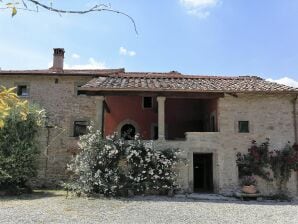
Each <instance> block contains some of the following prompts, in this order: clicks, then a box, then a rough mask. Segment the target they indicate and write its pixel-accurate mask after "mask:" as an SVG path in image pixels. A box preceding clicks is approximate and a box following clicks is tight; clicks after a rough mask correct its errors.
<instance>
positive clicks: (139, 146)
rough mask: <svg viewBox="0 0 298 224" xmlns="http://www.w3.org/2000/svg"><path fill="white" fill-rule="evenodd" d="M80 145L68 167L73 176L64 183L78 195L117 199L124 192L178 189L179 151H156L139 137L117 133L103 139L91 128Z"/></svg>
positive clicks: (81, 138) (150, 143) (149, 143)
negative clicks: (124, 138) (129, 137)
mask: <svg viewBox="0 0 298 224" xmlns="http://www.w3.org/2000/svg"><path fill="white" fill-rule="evenodd" d="M79 146H80V149H81V152H80V153H79V154H78V155H77V156H76V157H75V158H74V159H73V160H72V162H71V163H70V164H69V166H68V169H69V171H71V173H72V175H71V179H70V182H69V183H67V184H66V187H67V188H68V189H69V190H71V191H73V192H75V193H77V194H81V193H84V194H87V195H90V194H94V193H96V194H103V195H105V196H116V195H120V194H123V192H125V191H127V190H132V191H134V192H135V193H148V192H150V191H151V190H152V189H154V190H158V191H159V192H165V191H167V190H169V189H174V188H176V187H177V185H176V182H175V181H176V177H177V174H176V172H175V170H174V166H175V165H176V163H177V162H178V157H177V154H178V150H173V149H166V150H162V151H157V150H155V149H154V147H153V144H152V142H145V141H142V140H141V139H140V138H139V137H138V135H136V138H135V139H133V140H130V141H124V140H123V139H121V138H120V137H119V136H118V135H117V134H114V135H112V136H107V137H105V138H103V137H102V135H101V133H100V132H99V131H95V130H93V128H92V127H90V128H89V134H87V135H84V136H81V137H80V142H79Z"/></svg>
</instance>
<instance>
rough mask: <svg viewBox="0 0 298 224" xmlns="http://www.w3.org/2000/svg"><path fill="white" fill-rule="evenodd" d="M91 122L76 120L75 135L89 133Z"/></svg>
mask: <svg viewBox="0 0 298 224" xmlns="http://www.w3.org/2000/svg"><path fill="white" fill-rule="evenodd" d="M88 125H89V123H88V122H87V121H75V122H74V134H73V136H74V137H78V136H80V135H85V134H87V127H88Z"/></svg>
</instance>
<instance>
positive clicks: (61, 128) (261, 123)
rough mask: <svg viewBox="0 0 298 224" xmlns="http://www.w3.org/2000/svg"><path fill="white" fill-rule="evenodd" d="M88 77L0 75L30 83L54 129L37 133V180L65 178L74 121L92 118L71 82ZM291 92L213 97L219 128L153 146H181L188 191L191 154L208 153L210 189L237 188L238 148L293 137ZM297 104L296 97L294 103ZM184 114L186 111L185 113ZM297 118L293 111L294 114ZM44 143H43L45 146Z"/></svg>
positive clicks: (2, 79) (293, 186)
mask: <svg viewBox="0 0 298 224" xmlns="http://www.w3.org/2000/svg"><path fill="white" fill-rule="evenodd" d="M90 79H91V77H79V76H12V75H9V76H3V75H2V76H0V85H4V86H7V87H12V86H15V85H17V84H28V85H30V96H29V97H28V98H25V99H28V100H29V101H31V102H34V103H38V104H39V105H41V106H42V107H43V108H45V109H46V111H47V112H48V114H49V120H50V123H51V124H53V125H54V126H56V128H48V129H46V128H45V129H44V130H43V131H42V133H41V135H40V144H41V149H42V155H41V158H40V170H39V181H38V184H39V185H43V184H44V185H47V186H53V185H55V184H57V183H58V181H59V180H63V179H64V178H65V177H66V172H65V169H66V164H67V162H68V161H69V160H70V158H71V156H72V152H73V151H75V150H76V148H77V145H76V143H77V138H75V137H73V122H74V121H75V120H94V119H95V116H96V102H95V98H94V97H88V96H77V95H76V86H77V85H78V84H83V83H86V82H87V81H88V80H90ZM293 99H294V96H293V95H285V94H283V95H281V94H280V95H277V94H275V95H261V94H258V95H256V94H238V97H234V96H231V95H225V96H224V97H222V98H220V99H219V100H218V128H219V132H212V133H199V132H192V133H186V140H185V141H165V140H159V141H155V143H156V145H157V146H158V147H174V148H180V149H181V150H183V152H182V155H181V156H182V158H184V159H185V160H184V163H182V164H181V165H180V166H179V167H178V169H179V170H180V175H179V182H180V183H181V186H182V188H183V189H184V190H185V191H190V192H191V191H192V190H193V167H192V166H193V164H192V163H193V161H192V159H193V153H213V176H214V177H213V182H214V190H215V192H218V193H223V194H231V193H232V192H233V191H234V190H237V189H238V188H239V183H238V169H237V166H236V161H235V160H236V154H237V152H242V153H245V152H247V149H248V147H249V146H250V145H251V141H252V140H256V141H257V142H259V143H261V142H263V141H265V139H266V138H270V139H271V141H270V142H271V146H272V147H273V148H274V147H277V148H282V147H284V146H285V144H286V143H287V142H288V141H290V142H292V143H294V141H295V131H294V113H293V108H294V107H293ZM296 104H297V108H298V101H297V102H296ZM186 116H187V114H186ZM296 117H297V121H298V112H297V113H296ZM241 120H245V121H249V123H250V132H249V133H238V121H241ZM47 145H48V146H47ZM259 185H260V186H259V188H260V190H261V191H262V193H270V189H269V188H270V187H268V186H265V185H266V183H263V182H262V181H260V183H259ZM288 189H289V190H290V192H291V194H292V195H295V194H297V175H295V174H293V175H292V178H291V181H290V182H289V184H288Z"/></svg>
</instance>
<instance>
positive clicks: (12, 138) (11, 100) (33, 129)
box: [0, 87, 44, 193]
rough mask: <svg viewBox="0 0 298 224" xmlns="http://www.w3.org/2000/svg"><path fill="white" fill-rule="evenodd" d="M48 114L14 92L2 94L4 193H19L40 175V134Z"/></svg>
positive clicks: (0, 175) (0, 173)
mask: <svg viewBox="0 0 298 224" xmlns="http://www.w3.org/2000/svg"><path fill="white" fill-rule="evenodd" d="M43 118H44V111H43V110H40V109H37V108H36V106H32V105H29V103H28V102H27V101H22V100H21V99H19V98H18V96H17V95H16V94H15V93H14V88H11V89H6V88H4V87H2V90H1V91H0V122H1V126H0V191H1V190H4V191H11V192H12V193H17V192H19V189H20V188H24V187H27V186H26V183H27V181H28V180H29V179H30V178H31V177H34V176H35V175H36V173H37V159H38V155H39V144H38V142H37V139H36V137H37V134H38V131H39V128H40V127H41V126H42V124H43Z"/></svg>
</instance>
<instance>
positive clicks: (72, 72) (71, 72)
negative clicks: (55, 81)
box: [0, 68, 125, 76]
mask: <svg viewBox="0 0 298 224" xmlns="http://www.w3.org/2000/svg"><path fill="white" fill-rule="evenodd" d="M124 71H125V70H124V68H120V69H84V70H79V69H63V70H61V69H43V70H1V69H0V76H1V75H45V76H46V75H59V76H106V75H111V74H118V73H123V72H124Z"/></svg>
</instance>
